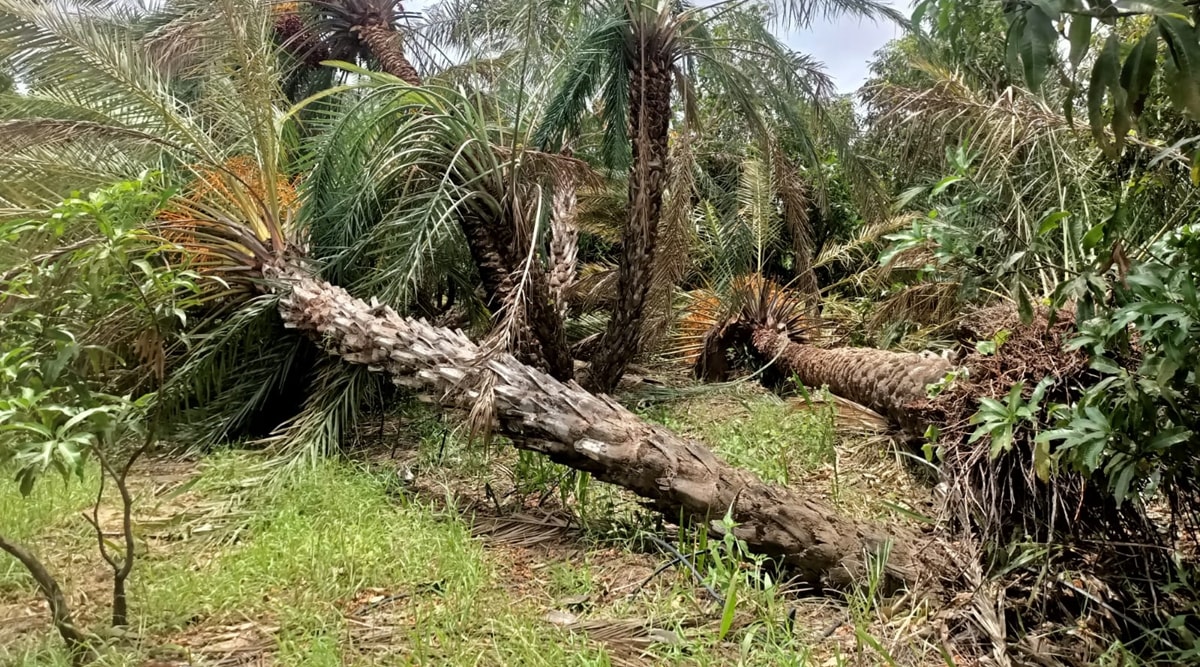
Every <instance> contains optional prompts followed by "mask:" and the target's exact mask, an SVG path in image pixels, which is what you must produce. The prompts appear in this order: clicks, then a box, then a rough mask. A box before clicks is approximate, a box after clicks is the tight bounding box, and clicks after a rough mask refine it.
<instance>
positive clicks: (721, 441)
mask: <svg viewBox="0 0 1200 667" xmlns="http://www.w3.org/2000/svg"><path fill="white" fill-rule="evenodd" d="M718 397H719V395H718ZM714 411H718V412H726V414H724V415H722V414H714ZM643 416H644V417H646V418H647V419H651V420H654V421H657V422H659V423H661V424H663V425H664V426H666V427H668V428H671V429H673V430H676V431H677V432H680V433H685V434H688V435H690V436H692V437H695V438H698V439H700V440H701V441H703V442H704V443H705V444H707V445H708V446H710V447H712V448H713V449H714V450H715V451H716V452H717V453H718V454H720V455H721V457H722V458H724V459H725V460H726V461H727V462H728V463H730V464H731V465H734V466H738V467H742V468H746V469H749V470H753V471H754V472H756V473H758V475H759V476H760V477H762V478H763V479H764V480H765V481H768V482H776V483H780V484H787V483H789V482H790V481H791V480H793V479H794V478H795V476H796V475H798V474H803V473H804V472H806V471H809V470H811V469H813V468H815V467H817V466H820V465H822V464H825V463H828V462H831V461H832V460H833V456H834V451H833V447H834V441H835V431H834V423H833V415H832V414H831V413H830V412H829V411H827V410H798V409H796V407H795V406H792V405H788V404H785V403H779V402H769V401H766V400H762V399H760V400H753V401H745V402H743V403H742V404H740V405H738V404H734V405H733V406H732V409H731V408H730V406H728V405H722V404H720V403H719V402H718V401H715V400H714V401H701V402H698V403H693V402H686V403H679V404H667V405H660V406H656V407H655V408H654V409H652V410H649V411H647V412H646V413H645V414H644V415H643Z"/></svg>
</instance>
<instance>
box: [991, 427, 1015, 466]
mask: <svg viewBox="0 0 1200 667" xmlns="http://www.w3.org/2000/svg"><path fill="white" fill-rule="evenodd" d="M1012 443H1013V430H1012V426H1005V427H1004V428H1002V429H1001V430H1000V431H999V432H996V433H993V434H992V448H991V450H990V451H989V455H990V456H991V457H992V458H993V459H994V458H996V457H997V456H1000V453H1001V452H1007V451H1008V450H1010V449H1012Z"/></svg>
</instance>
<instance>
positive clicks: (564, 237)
mask: <svg viewBox="0 0 1200 667" xmlns="http://www.w3.org/2000/svg"><path fill="white" fill-rule="evenodd" d="M578 216H579V197H578V194H577V190H576V183H575V179H574V178H572V177H571V176H570V175H569V174H565V175H563V176H562V178H561V179H560V180H559V182H558V184H557V187H555V188H554V199H553V200H552V202H551V217H550V267H551V268H550V271H551V272H550V296H551V298H553V299H554V303H555V305H556V307H557V309H558V317H559V319H560V320H565V319H566V318H567V310H568V303H567V291H568V290H569V289H570V288H571V285H573V284H574V283H575V263H576V259H577V257H578V255H579V224H578Z"/></svg>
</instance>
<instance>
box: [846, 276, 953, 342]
mask: <svg viewBox="0 0 1200 667" xmlns="http://www.w3.org/2000/svg"><path fill="white" fill-rule="evenodd" d="M960 288H961V285H959V284H958V283H957V282H948V281H946V282H924V283H917V284H916V285H909V286H908V287H905V288H904V289H902V290H900V291H899V292H897V293H896V294H893V295H891V296H889V297H888V298H886V299H884V300H883V301H881V302H880V303H879V304H878V305H877V306H875V308H874V309H873V311H872V313H871V317H870V319H868V320H867V327H868V328H869V329H871V330H875V331H877V330H879V329H880V328H882V327H883V326H885V325H887V324H888V323H891V322H897V321H902V320H903V321H908V322H914V323H916V324H922V325H941V324H945V323H947V322H949V321H950V320H952V319H953V318H954V317H955V316H957V315H958V310H959V305H960V304H959V299H958V292H959V289H960Z"/></svg>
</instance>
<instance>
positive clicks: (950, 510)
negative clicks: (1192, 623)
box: [677, 276, 1178, 639]
mask: <svg viewBox="0 0 1200 667" xmlns="http://www.w3.org/2000/svg"><path fill="white" fill-rule="evenodd" d="M691 299H692V305H691V307H690V308H689V309H688V311H687V315H686V316H685V317H684V319H683V321H682V322H681V324H680V327H679V329H680V336H679V340H680V345H679V347H678V348H677V352H679V353H680V354H681V356H683V357H684V358H685V359H687V360H689V361H690V362H692V363H693V364H694V366H695V370H696V372H697V374H699V375H701V376H702V377H706V378H709V379H719V378H723V377H725V376H727V375H729V374H730V372H731V371H732V367H733V365H734V362H735V361H736V360H737V359H738V357H739V354H738V351H739V350H740V351H741V352H743V353H746V352H748V353H749V354H750V355H751V356H752V357H754V361H755V363H756V364H759V365H769V366H771V367H773V368H774V369H775V373H774V375H775V376H776V377H782V378H784V379H791V380H795V381H799V382H800V383H802V384H804V385H808V386H813V387H821V386H825V387H827V388H828V389H829V390H830V392H831V393H833V394H836V395H839V396H842V397H844V398H847V399H850V400H852V401H855V402H858V403H860V404H862V405H865V406H866V407H869V408H871V409H873V410H875V411H876V412H878V413H880V414H881V415H884V416H885V417H887V419H888V420H889V421H890V422H891V424H892V425H893V426H895V427H898V428H899V429H901V431H902V432H903V433H904V434H905V436H906V439H907V440H910V441H917V442H922V441H923V444H924V445H925V446H924V447H923V450H924V456H927V457H928V458H929V463H930V464H931V465H934V466H935V467H936V468H937V470H938V473H939V474H938V477H939V480H940V481H941V482H942V483H943V484H942V486H943V488H944V489H945V491H946V492H945V493H944V494H943V499H944V500H943V504H942V512H941V519H942V520H943V523H944V525H945V527H946V528H947V529H949V530H951V531H957V532H959V534H961V535H962V536H963V538H964V539H967V540H970V541H972V542H974V543H976V544H978V545H979V548H980V556H981V557H986V558H988V559H990V560H991V561H992V563H991V566H992V567H996V568H997V570H996V571H992V572H990V573H989V576H994V577H996V578H997V581H998V582H999V583H1000V584H1001V585H1002V586H1003V588H1004V595H1005V596H1006V597H1007V598H1008V599H1009V603H1010V604H1011V605H1012V607H1013V609H1018V610H1020V617H1021V618H1022V619H1023V621H1024V622H1030V621H1031V620H1035V619H1041V620H1042V621H1050V622H1053V623H1075V622H1078V621H1079V619H1080V618H1083V617H1087V618H1090V619H1092V620H1093V621H1096V622H1099V623H1101V624H1102V625H1112V626H1115V627H1116V628H1117V630H1118V632H1120V633H1122V634H1127V636H1129V637H1135V636H1139V635H1141V634H1142V632H1143V628H1144V627H1145V626H1146V625H1147V624H1152V623H1155V622H1157V621H1156V620H1155V618H1156V617H1157V615H1159V614H1161V613H1162V609H1161V608H1160V607H1159V606H1156V604H1147V603H1146V601H1147V600H1154V599H1156V596H1157V595H1158V594H1157V593H1156V591H1155V590H1154V589H1153V586H1152V585H1149V584H1148V582H1152V581H1155V580H1158V579H1163V578H1166V577H1168V576H1169V568H1171V567H1172V565H1171V562H1170V557H1171V554H1172V552H1173V549H1174V543H1173V538H1172V536H1171V535H1172V530H1171V527H1170V526H1166V525H1163V524H1162V522H1161V521H1157V522H1156V521H1155V520H1154V519H1152V517H1151V512H1150V511H1148V509H1147V506H1146V504H1145V503H1144V502H1138V501H1127V502H1124V503H1120V502H1118V501H1117V500H1116V499H1115V498H1114V496H1113V495H1112V494H1111V493H1109V492H1108V491H1107V488H1108V484H1107V480H1106V477H1105V476H1106V472H1105V471H1103V470H1096V471H1094V472H1093V473H1091V474H1090V475H1085V474H1084V473H1081V472H1079V471H1078V470H1075V469H1073V468H1071V467H1070V466H1069V465H1067V464H1061V465H1056V464H1054V463H1053V461H1054V460H1055V456H1056V455H1057V452H1058V450H1057V448H1055V447H1054V446H1053V445H1052V444H1051V443H1050V442H1049V441H1047V440H1046V439H1044V438H1039V434H1042V433H1045V432H1047V431H1050V430H1051V429H1054V428H1056V427H1058V424H1057V418H1056V417H1055V415H1054V413H1053V411H1052V410H1050V409H1049V406H1050V405H1051V404H1060V405H1071V404H1073V403H1075V402H1078V401H1079V400H1080V397H1081V396H1082V394H1083V392H1084V390H1085V389H1086V388H1087V387H1089V386H1091V385H1092V384H1094V383H1096V382H1097V381H1099V379H1100V378H1101V377H1102V376H1101V375H1100V374H1099V373H1097V372H1096V371H1095V370H1093V369H1092V366H1091V360H1090V359H1089V358H1088V357H1087V355H1086V354H1084V353H1083V352H1080V351H1079V350H1075V349H1069V348H1068V346H1067V343H1068V341H1069V340H1070V339H1071V337H1072V336H1073V335H1074V331H1075V327H1074V318H1073V316H1072V315H1071V314H1070V313H1068V312H1065V311H1061V312H1058V313H1052V312H1051V311H1049V310H1046V309H1041V310H1040V311H1037V312H1035V315H1034V318H1033V320H1032V321H1031V322H1022V321H1021V318H1020V317H1019V316H1018V314H1017V313H1016V311H1015V309H1013V308H1011V307H1007V306H994V307H990V308H986V309H983V310H980V311H977V312H975V313H973V314H972V315H971V316H969V317H966V318H964V319H963V320H962V321H961V322H960V326H959V330H958V332H957V334H958V338H959V343H960V345H961V346H962V347H963V348H964V349H966V350H970V351H969V352H966V353H963V354H962V355H961V357H960V358H959V359H958V360H957V363H954V364H952V363H951V362H950V361H948V360H946V359H943V358H942V357H938V356H934V355H930V354H913V353H903V352H889V351H886V350H877V349H870V348H851V347H833V348H828V349H826V348H823V347H821V346H819V345H817V344H815V343H814V341H815V340H819V339H820V336H819V334H818V331H819V325H818V324H817V323H815V322H813V321H812V319H811V318H810V317H808V316H807V314H806V311H805V310H804V304H803V301H802V300H801V299H800V298H799V297H798V296H796V295H793V294H792V293H791V292H789V291H788V290H786V289H784V288H782V287H780V286H778V285H775V284H773V283H771V282H770V281H767V280H764V279H762V278H761V277H758V276H749V277H745V278H742V279H740V280H739V281H737V282H736V283H735V284H734V285H733V286H732V288H731V289H730V290H728V291H727V292H726V293H723V294H718V293H716V292H714V291H708V292H703V293H698V294H693V295H692V296H691ZM979 341H985V342H987V343H988V345H980V346H978V348H979V349H977V346H976V343H977V342H979ZM1097 545H1105V546H1104V547H1103V548H1098V546H1097ZM985 547H986V548H985ZM1006 548H1007V549H1009V550H1011V553H1008V554H1005V553H1004V550H1005V549H1006ZM987 549H992V550H993V551H994V553H991V554H987ZM1026 549H1041V550H1043V551H1041V552H1040V555H1039V556H1038V559H1037V560H1036V562H1037V563H1038V564H1039V566H1038V567H1026V566H1022V565H1020V564H1019V563H1012V562H1007V559H1009V558H1012V557H1013V554H1020V553H1022V551H1023V550H1026ZM985 554H987V555H986V556H985ZM1050 564H1052V567H1053V568H1054V569H1055V570H1059V571H1081V574H1080V575H1079V578H1078V579H1077V581H1076V582H1075V583H1070V582H1068V584H1069V585H1068V584H1062V583H1061V582H1059V581H1056V580H1054V579H1053V578H1051V579H1045V578H1044V575H1045V570H1044V569H1042V568H1049V567H1051V565H1050ZM1132 570H1136V571H1137V572H1140V573H1153V574H1152V575H1151V574H1147V575H1146V576H1144V577H1138V578H1137V579H1136V580H1135V579H1133V578H1131V577H1130V576H1129V572H1130V571H1132ZM1158 599H1159V600H1160V602H1159V603H1157V604H1165V603H1164V602H1162V600H1163V598H1161V596H1159V598H1158ZM1047 600H1049V601H1053V604H1051V605H1047V604H1046V603H1045V601H1047ZM1172 604H1177V602H1173V603H1172ZM1096 605H1099V606H1100V608H1102V609H1114V608H1115V609H1123V610H1125V612H1123V614H1121V615H1113V614H1111V613H1105V614H1103V616H1104V618H1099V617H1097V616H1096V613H1095V610H1096ZM1106 605H1107V606H1106ZM1175 608H1178V607H1175ZM1138 619H1141V620H1138ZM1139 624H1141V625H1139ZM1143 639H1144V637H1143Z"/></svg>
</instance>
